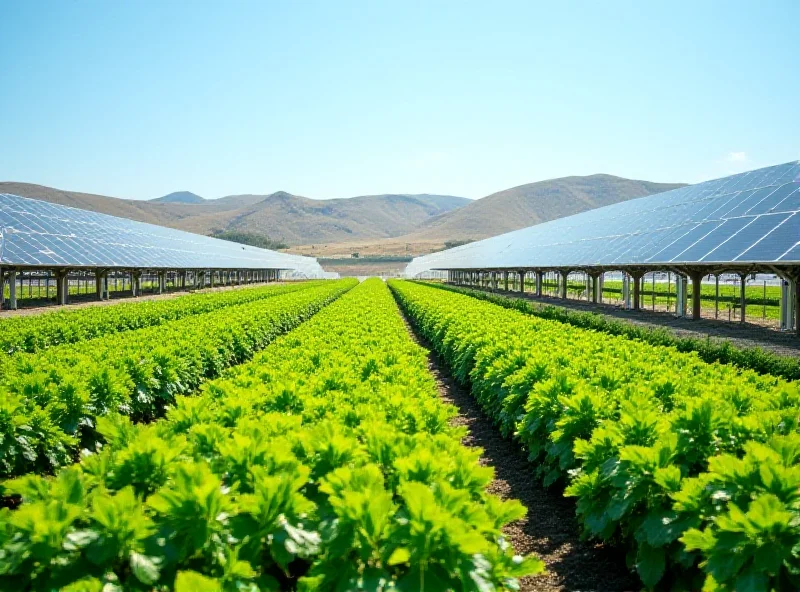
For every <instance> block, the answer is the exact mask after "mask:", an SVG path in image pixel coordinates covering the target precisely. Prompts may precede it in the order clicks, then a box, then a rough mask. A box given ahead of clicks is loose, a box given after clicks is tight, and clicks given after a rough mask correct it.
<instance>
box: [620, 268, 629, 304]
mask: <svg viewBox="0 0 800 592" xmlns="http://www.w3.org/2000/svg"><path fill="white" fill-rule="evenodd" d="M622 307H623V308H625V309H630V307H631V276H629V275H628V272H626V271H623V272H622Z"/></svg>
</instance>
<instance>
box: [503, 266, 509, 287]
mask: <svg viewBox="0 0 800 592" xmlns="http://www.w3.org/2000/svg"><path fill="white" fill-rule="evenodd" d="M503 289H504V290H505V291H506V292H508V272H507V271H504V272H503Z"/></svg>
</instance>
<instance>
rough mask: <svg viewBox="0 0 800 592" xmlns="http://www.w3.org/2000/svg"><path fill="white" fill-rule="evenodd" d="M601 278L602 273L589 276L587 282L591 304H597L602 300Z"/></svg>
mask: <svg viewBox="0 0 800 592" xmlns="http://www.w3.org/2000/svg"><path fill="white" fill-rule="evenodd" d="M602 277H603V274H602V273H594V274H591V275H590V276H589V280H590V282H591V289H592V303H593V304H598V303H600V302H601V301H602V300H603V282H602V281H601V278H602Z"/></svg>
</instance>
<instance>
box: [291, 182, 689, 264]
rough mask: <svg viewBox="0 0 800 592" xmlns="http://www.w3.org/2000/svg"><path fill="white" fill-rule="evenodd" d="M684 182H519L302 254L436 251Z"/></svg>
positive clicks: (315, 246) (309, 247)
mask: <svg viewBox="0 0 800 592" xmlns="http://www.w3.org/2000/svg"><path fill="white" fill-rule="evenodd" d="M683 185H684V184H682V183H653V182H650V181H638V180H632V179H624V178H622V177H615V176H613V175H590V176H586V177H563V178H560V179H551V180H548V181H539V182H537V183H529V184H527V185H520V186H519V187H513V188H511V189H506V190H505V191H500V192H498V193H493V194H492V195H489V196H487V197H484V198H481V199H477V200H475V201H472V202H470V203H469V204H467V205H466V206H464V207H463V208H458V209H456V210H452V211H450V212H447V213H444V214H441V215H439V216H435V217H432V218H430V219H428V220H427V221H425V222H423V224H422V225H421V226H420V227H419V229H418V230H415V231H413V232H410V233H408V234H404V235H400V236H396V237H392V238H388V239H382V240H379V241H361V240H352V241H347V242H343V243H333V244H332V243H323V244H320V243H319V242H317V243H315V244H313V245H312V244H309V245H302V246H297V247H294V248H292V251H293V252H296V253H298V254H302V255H314V256H324V257H343V256H347V254H348V253H354V252H358V253H359V254H361V255H362V256H365V255H366V256H383V255H391V256H397V255H409V256H413V255H420V254H424V253H430V252H431V251H435V250H440V249H442V248H444V247H445V243H446V242H449V241H464V240H480V239H482V238H488V237H490V236H496V235H498V234H503V233H504V232H510V231H512V230H517V229H519V228H525V227H526V226H532V225H534V224H539V223H541V222H547V221H548V220H554V219H555V218H561V217H563V216H569V215H571V214H577V213H579V212H583V211H585V210H590V209H593V208H599V207H602V206H606V205H610V204H613V203H617V202H620V201H625V200H628V199H634V198H636V197H644V196H646V195H651V194H653V193H660V192H662V191H669V190H671V189H675V188H677V187H682V186H683Z"/></svg>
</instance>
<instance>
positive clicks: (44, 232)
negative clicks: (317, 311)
mask: <svg viewBox="0 0 800 592" xmlns="http://www.w3.org/2000/svg"><path fill="white" fill-rule="evenodd" d="M0 266H3V267H42V268H52V267H70V268H99V267H102V268H107V269H113V268H118V269H136V268H138V269H171V270H175V269H241V270H246V269H278V270H288V271H292V272H295V273H297V274H300V275H304V276H306V277H323V274H324V272H323V270H322V267H321V266H320V265H319V262H318V261H317V260H316V259H314V258H312V257H303V256H299V255H290V254H287V253H280V252H277V251H271V250H268V249H261V248H258V247H252V246H249V245H242V244H239V243H233V242H230V241H225V240H220V239H216V238H212V237H207V236H201V235H198V234H192V233H189V232H184V231H181V230H174V229H171V228H165V227H163V226H157V225H154V224H147V223H144V222H135V221H132V220H126V219H124V218H118V217H115V216H108V215H106V214H100V213H97V212H90V211H87V210H80V209H77V208H71V207H68V206H62V205H58V204H52V203H49V202H44V201H40V200H34V199H29V198H24V197H20V196H17V195H12V194H5V193H4V194H0Z"/></svg>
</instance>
